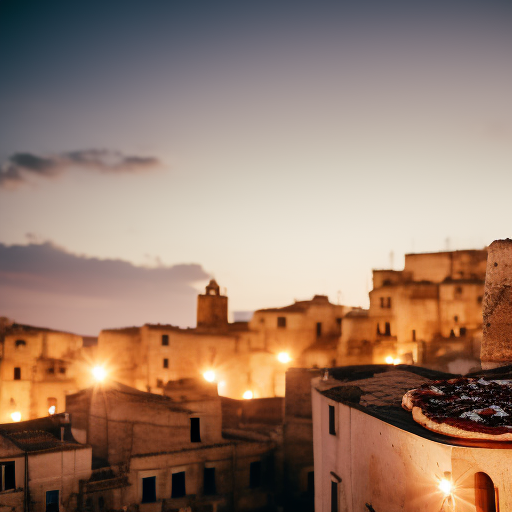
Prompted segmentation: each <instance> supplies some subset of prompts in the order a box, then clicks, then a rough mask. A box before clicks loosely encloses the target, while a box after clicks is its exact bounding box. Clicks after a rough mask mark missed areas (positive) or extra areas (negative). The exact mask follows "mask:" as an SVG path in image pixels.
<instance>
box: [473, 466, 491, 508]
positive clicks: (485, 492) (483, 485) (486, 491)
mask: <svg viewBox="0 0 512 512" xmlns="http://www.w3.org/2000/svg"><path fill="white" fill-rule="evenodd" d="M475 506H476V510H477V512H496V491H495V489H494V484H493V482H492V480H491V478H490V477H489V475H487V474H485V473H475Z"/></svg>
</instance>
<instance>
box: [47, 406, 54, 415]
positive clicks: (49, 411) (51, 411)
mask: <svg viewBox="0 0 512 512" xmlns="http://www.w3.org/2000/svg"><path fill="white" fill-rule="evenodd" d="M48 414H49V415H50V416H53V415H54V414H55V405H51V406H50V407H49V408H48Z"/></svg>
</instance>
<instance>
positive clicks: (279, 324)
mask: <svg viewBox="0 0 512 512" xmlns="http://www.w3.org/2000/svg"><path fill="white" fill-rule="evenodd" d="M277 327H280V328H281V329H284V328H285V327H286V317H285V316H278V317H277Z"/></svg>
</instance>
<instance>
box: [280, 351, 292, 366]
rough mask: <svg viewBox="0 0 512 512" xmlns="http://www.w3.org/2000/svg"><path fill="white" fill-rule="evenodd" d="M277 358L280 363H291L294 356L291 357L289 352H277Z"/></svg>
mask: <svg viewBox="0 0 512 512" xmlns="http://www.w3.org/2000/svg"><path fill="white" fill-rule="evenodd" d="M277 360H278V361H279V362H280V363H284V364H285V363H289V362H290V361H291V360H292V358H291V357H290V354H288V352H279V354H277Z"/></svg>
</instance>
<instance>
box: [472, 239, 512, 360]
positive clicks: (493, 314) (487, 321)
mask: <svg viewBox="0 0 512 512" xmlns="http://www.w3.org/2000/svg"><path fill="white" fill-rule="evenodd" d="M482 307H483V339H482V348H481V351H480V359H481V361H482V368H484V369H490V368H496V367H498V366H505V365H508V364H512V240H510V239H509V238H507V239H506V240H495V241H494V242H493V243H492V244H491V245H490V246H489V249H488V253H487V270H486V274H485V292H484V298H483V303H482Z"/></svg>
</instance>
